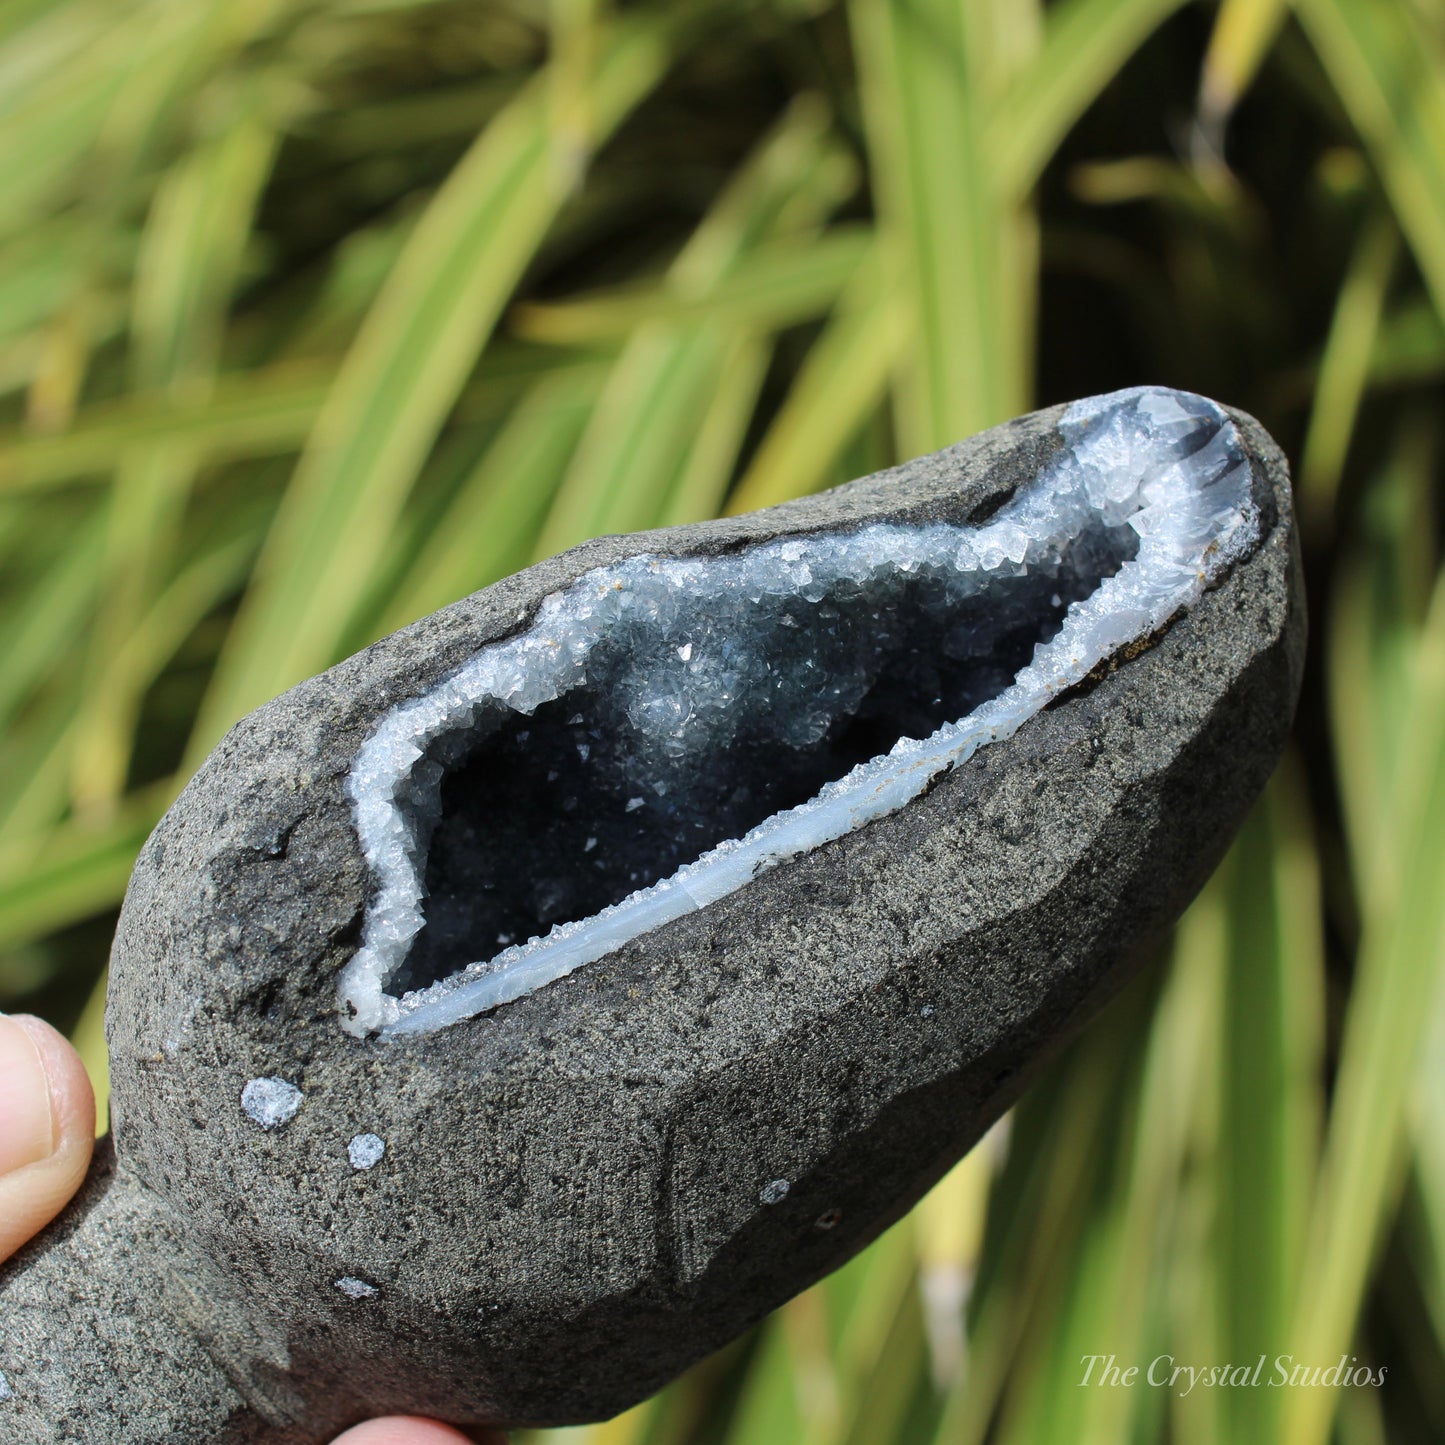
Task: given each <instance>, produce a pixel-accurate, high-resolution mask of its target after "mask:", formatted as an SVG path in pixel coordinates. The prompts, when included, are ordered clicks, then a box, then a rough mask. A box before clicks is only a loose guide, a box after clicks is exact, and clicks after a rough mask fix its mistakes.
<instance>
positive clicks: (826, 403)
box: [727, 255, 912, 513]
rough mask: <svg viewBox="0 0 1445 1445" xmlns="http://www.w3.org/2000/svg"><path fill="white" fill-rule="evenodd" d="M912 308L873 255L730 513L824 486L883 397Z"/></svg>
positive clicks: (811, 356) (807, 363) (816, 347)
mask: <svg viewBox="0 0 1445 1445" xmlns="http://www.w3.org/2000/svg"><path fill="white" fill-rule="evenodd" d="M911 320H912V313H911V310H910V309H909V307H908V306H907V303H906V300H905V298H904V296H903V295H902V294H901V291H900V288H898V287H897V286H889V285H888V284H887V283H886V281H885V277H884V272H883V265H882V261H881V259H880V258H878V257H877V256H876V255H875V256H874V257H872V258H870V259H869V260H868V261H867V262H865V264H863V265H862V266H860V267H859V269H858V271H857V272H856V273H855V275H854V277H853V280H852V281H851V282H850V283H849V285H848V289H847V290H846V291H845V292H844V294H843V296H842V297H841V298H840V300H839V303H838V305H837V307H836V308H835V309H834V312H833V314H832V316H831V317H830V318H829V320H828V323H827V325H826V326H825V327H824V329H823V332H822V334H821V335H820V336H819V337H818V339H817V341H816V342H814V344H813V346H812V348H811V350H810V351H809V352H808V355H807V357H806V359H805V360H804V362H803V366H802V368H801V370H800V371H799V374H798V376H797V378H796V379H795V380H794V382H793V385H792V387H791V389H790V390H789V392H788V395H787V397H786V398H785V399H784V401H783V404H782V406H781V407H780V408H779V410H778V414H777V415H776V416H775V417H774V418H773V420H772V423H771V424H770V425H769V427H768V430H767V432H766V433H765V434H764V436H763V440H762V442H761V443H760V444H759V446H758V450H757V452H756V453H755V454H754V456H753V458H752V461H751V462H750V463H749V464H748V468H747V471H746V472H745V473H744V474H743V477H742V479H741V480H740V481H739V483H738V485H737V487H736V489H735V490H734V492H733V494H732V496H731V497H730V498H729V499H728V508H727V509H728V511H729V512H730V513H737V512H750V511H752V510H754V509H755V508H758V507H771V506H773V505H774V504H775V503H777V502H785V501H789V500H791V499H792V498H793V497H801V496H806V495H807V494H808V493H810V492H815V491H817V490H818V489H819V488H820V487H822V486H824V485H825V484H826V483H827V481H828V480H829V477H830V475H831V473H832V469H833V467H834V464H835V463H836V461H837V460H838V458H839V456H840V455H841V454H842V452H843V450H844V448H845V447H846V446H847V444H848V442H849V440H850V439H851V438H852V437H853V436H854V435H855V434H856V433H857V432H858V431H859V429H860V427H861V426H862V425H864V423H865V421H866V419H867V418H868V416H869V415H870V414H871V413H872V412H873V411H874V410H875V409H876V408H877V406H878V404H879V402H880V401H881V400H882V399H883V397H884V395H885V393H886V391H887V388H888V383H889V379H890V378H891V376H892V374H893V370H894V368H895V366H896V365H897V364H898V362H899V360H900V358H901V357H902V354H903V350H904V347H905V346H906V344H907V341H908V338H909V336H910V334H911Z"/></svg>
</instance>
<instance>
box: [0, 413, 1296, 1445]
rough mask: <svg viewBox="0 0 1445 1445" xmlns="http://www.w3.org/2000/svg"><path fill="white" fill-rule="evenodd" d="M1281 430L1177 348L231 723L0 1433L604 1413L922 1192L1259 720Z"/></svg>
mask: <svg viewBox="0 0 1445 1445" xmlns="http://www.w3.org/2000/svg"><path fill="white" fill-rule="evenodd" d="M1303 636H1304V616H1303V606H1302V600H1301V591H1300V580H1299V566H1298V558H1297V549H1296V546H1295V541H1294V529H1293V525H1292V521H1291V513H1290V498H1289V485H1288V477H1287V471H1286V467H1285V463H1284V460H1283V458H1282V457H1281V455H1280V453H1279V451H1278V450H1277V448H1276V447H1275V446H1274V444H1273V443H1272V442H1271V441H1270V439H1269V438H1268V436H1267V435H1266V434H1265V433H1264V431H1263V430H1262V429H1261V428H1260V427H1259V425H1258V424H1257V423H1256V422H1254V421H1252V420H1251V419H1250V418H1248V417H1245V416H1243V415H1241V414H1239V413H1236V412H1231V411H1227V410H1225V409H1222V408H1220V407H1218V406H1216V405H1215V404H1214V403H1212V402H1209V401H1206V400H1204V399H1203V398H1200V397H1196V396H1192V395H1189V394H1187V393H1181V392H1174V391H1168V390H1164V389H1159V388H1141V389H1136V390H1133V391H1128V392H1120V393H1116V394H1114V395H1111V396H1107V397H1100V398H1095V399H1093V400H1090V401H1087V402H1079V403H1075V404H1074V405H1073V406H1071V407H1068V408H1054V409H1052V410H1049V411H1043V412H1038V413H1035V414H1033V415H1032V416H1028V417H1024V418H1021V419H1020V420H1018V421H1015V422H1013V423H1010V424H1009V425H1007V426H1004V427H998V428H995V429H994V430H992V431H990V432H986V433H984V434H982V435H981V436H978V437H975V438H973V439H972V440H970V441H967V442H963V443H961V444H959V445H958V446H955V447H952V448H949V449H948V450H946V451H943V452H939V453H937V454H935V455H933V456H929V457H924V458H921V459H920V460H918V461H915V462H911V463H909V464H907V465H906V466H902V467H898V468H895V469H893V470H892V471H889V472H884V473H880V474H879V475H877V476H874V477H869V478H865V479H864V480H862V481H859V482H854V483H852V484H851V485H849V486H846V487H842V488H839V489H837V490H836V491H833V492H829V493H827V494H825V495H823V496H819V497H816V498H812V499H809V500H806V501H802V502H796V503H790V504H788V505H786V506H782V507H776V508H773V509H771V510H769V511H766V512H760V513H756V514H753V515H751V516H745V517H738V518H735V519H732V520H728V521H722V522H713V523H707V524H705V525H700V526H695V527H682V528H675V529H671V530H666V531H660V532H652V533H646V534H642V535H638V536H632V537H620V538H602V539H599V540H597V541H594V542H591V543H588V544H586V545H585V546H582V547H579V548H576V549H575V550H573V551H571V552H568V553H566V554H564V555H563V556H561V557H556V558H553V559H552V560H550V561H548V562H544V563H542V564H540V565H538V566H536V567H532V568H530V569H528V570H527V571H525V572H523V573H520V574H519V575H517V576H515V577H512V578H509V579H507V580H506V581H503V582H499V583H497V584H496V585H495V586H493V587H489V588H487V589H486V590H484V591H482V592H479V593H477V594H476V595H475V596H473V597H470V598H467V599H466V600H464V601H462V602H459V603H457V604H455V605H454V606H452V607H449V608H446V609H444V610H443V611H441V612H439V613H436V614H435V615H433V616H431V617H428V618H426V619H424V620H423V621H421V622H418V623H416V624H415V625H413V626H411V627H408V628H406V629H404V630H403V631H401V632H398V633H396V634H395V635H393V636H391V637H388V638H386V639H384V640H383V641H381V642H379V643H377V644H376V645H375V646H373V647H371V648H368V649H367V650H366V651H365V652H363V653H360V654H358V655H357V656H355V657H353V658H351V659H349V660H348V661H346V662H344V663H342V664H340V665H339V666H337V667H335V668H332V669H331V670H330V671H329V672H327V673H324V674H322V675H321V676H320V677H316V678H313V679H311V680H310V681H309V682H306V683H303V684H301V685H300V686H299V687H296V688H293V689H292V690H291V691H290V692H288V693H286V694H285V695H284V696H282V697H280V698H277V699H276V700H275V701H274V702H271V703H269V704H267V705H266V706H265V707H263V708H261V709H259V710H258V711H257V712H255V713H253V714H251V716H249V717H248V718H246V719H244V720H243V721H242V722H241V723H239V724H238V725H237V726H236V727H235V728H234V729H233V730H232V732H231V733H230V734H229V736H228V737H227V738H226V739H225V741H224V742H222V744H221V745H220V746H219V747H218V748H217V749H216V751H215V752H214V753H213V754H212V756H211V757H210V758H209V759H208V760H207V762H206V763H205V764H204V765H203V767H202V768H201V770H200V771H199V772H198V773H197V775H196V777H195V778H194V779H193V780H192V782H191V784H190V785H189V786H188V787H187V789H186V790H185V792H184V793H183V794H182V795H181V797H180V799H179V800H178V801H177V802H176V804H175V806H174V807H173V808H172V809H171V810H170V812H169V813H168V814H167V815H166V817H165V818H164V819H163V820H162V822H161V824H160V826H159V827H158V828H157V829H156V831H155V833H154V834H153V835H152V837H151V839H150V841H149V842H148V843H147V844H146V847H145V849H144V850H143V852H142V854H141V858H140V861H139V862H138V864H137V866H136V870H135V874H134V876H133V878H132V880H131V885H130V889H129V892H128V894H127V897H126V902H125V906H124V909H123V911H122V915H121V920H120V925H119V928H118V931H117V936H116V941H115V947H114V951H113V956H112V974H111V994H110V1000H109V1006H108V1013H107V1025H108V1030H109V1037H110V1044H111V1069H112V1087H113V1094H112V1109H113V1121H114V1135H113V1141H114V1143H113V1149H112V1148H111V1147H108V1146H103V1147H102V1149H101V1151H100V1153H99V1156H98V1159H97V1163H96V1166H95V1168H94V1169H93V1170H92V1175H91V1178H90V1180H89V1181H88V1183H87V1186H86V1188H85V1190H84V1192H83V1193H82V1195H81V1197H80V1199H79V1200H78V1201H77V1202H76V1204H75V1205H73V1206H72V1207H71V1208H70V1209H69V1210H68V1211H67V1212H66V1214H65V1215H64V1216H62V1218H61V1220H59V1221H58V1222H57V1223H56V1224H55V1225H54V1226H52V1227H51V1228H50V1229H49V1230H48V1231H47V1232H46V1233H45V1234H44V1235H43V1236H42V1237H41V1238H40V1239H39V1240H38V1241H36V1242H35V1243H34V1244H33V1245H32V1246H30V1247H29V1248H28V1249H27V1250H25V1251H24V1252H22V1254H21V1255H19V1256H17V1258H16V1259H15V1260H14V1261H12V1262H11V1264H10V1265H9V1266H7V1267H5V1268H4V1269H3V1270H0V1371H3V1372H4V1379H5V1380H6V1389H7V1397H6V1398H4V1399H0V1439H3V1440H6V1441H22V1440H23V1441H25V1442H27V1445H31V1442H36V1441H50V1440H70V1439H106V1440H113V1441H149V1440H157V1439H165V1440H168V1441H178V1442H189V1441H196V1442H199V1441H214V1440H220V1441H248V1440H259V1439H262V1438H265V1439H266V1440H272V1441H292V1442H314V1441H321V1440H324V1439H327V1438H329V1436H330V1434H331V1433H333V1432H335V1431H336V1430H338V1429H340V1428H341V1427H343V1426H345V1425H347V1424H349V1423H353V1422H354V1421H356V1420H358V1419H362V1418H365V1417H366V1416H368V1415H373V1414H377V1413H382V1412H386V1411H394V1410H407V1411H420V1412H426V1413H433V1414H437V1415H440V1416H442V1417H443V1418H447V1419H451V1420H455V1421H458V1422H508V1423H563V1422H572V1421H584V1420H592V1419H599V1418H602V1417H605V1416H608V1415H610V1414H612V1413H614V1412H616V1411H618V1410H621V1409H623V1408H624V1407H626V1406H628V1405H630V1404H631V1403H633V1402H634V1401H636V1400H638V1399H640V1398H642V1397H643V1396H645V1395H646V1394H648V1393H649V1392H651V1391H652V1390H654V1389H656V1388H657V1387H658V1386H660V1385H662V1384H663V1383H665V1382H666V1381H667V1380H668V1379H670V1378H672V1377H673V1376H674V1375H676V1374H677V1373H678V1372H679V1371H680V1370H682V1369H684V1368H685V1367H686V1366H687V1365H689V1364H691V1363H692V1362H693V1361H695V1360H697V1359H698V1358H700V1357H701V1356H702V1355H704V1354H706V1353H707V1352H708V1351H710V1350H712V1349H714V1348H716V1347H717V1346H719V1345H721V1344H723V1343H725V1342H726V1341H727V1340H729V1339H731V1338H733V1337H734V1336H735V1335H737V1334H738V1333H739V1332H740V1331H742V1330H743V1329H745V1328H746V1327H747V1326H748V1325H750V1324H751V1323H752V1322H754V1321H755V1320H757V1319H758V1318H759V1317H760V1316H761V1315H762V1314H763V1313H765V1312H766V1311H767V1310H769V1309H772V1308H773V1307H774V1306H776V1305H777V1304H779V1303H781V1302H782V1301H783V1300H785V1299H787V1298H788V1297H789V1296H791V1295H792V1294H794V1293H795V1292H796V1291H798V1290H799V1289H802V1288H803V1287H804V1286H806V1285H808V1284H809V1283H811V1282H812V1281H814V1280H816V1279H817V1278H819V1277H820V1276H821V1275H823V1274H824V1273H826V1272H827V1271H828V1270H830V1269H833V1268H834V1267H835V1266H837V1265H838V1264H840V1263H841V1262H842V1261H843V1260H845V1259H847V1258H848V1257H849V1256H850V1255H851V1254H853V1253H854V1252H855V1251H856V1250H858V1249H859V1248H860V1247H862V1246H863V1245H864V1244H866V1243H867V1242H868V1241H869V1240H870V1239H872V1238H874V1237H875V1236H876V1235H877V1234H878V1233H879V1231H880V1230H882V1229H883V1228H884V1227H885V1226H887V1225H888V1224H890V1223H891V1222H892V1221H894V1220H895V1219H897V1218H898V1217H899V1216H900V1215H901V1214H902V1213H903V1212H904V1211H906V1210H907V1209H908V1208H909V1207H910V1205H912V1204H913V1202H914V1201H915V1200H916V1199H917V1198H918V1197H919V1196H920V1195H921V1194H922V1193H923V1192H924V1191H925V1190H926V1189H927V1188H928V1187H929V1186H930V1185H931V1184H932V1183H933V1182H934V1181H935V1180H936V1179H937V1178H938V1177H939V1176H940V1175H941V1174H942V1173H943V1171H944V1170H946V1169H947V1168H948V1167H949V1165H950V1164H951V1163H952V1162H953V1161H954V1160H956V1159H957V1158H958V1157H959V1156H960V1155H961V1154H962V1153H963V1152H964V1151H965V1150H966V1149H967V1148H968V1147H969V1146H970V1145H971V1144H972V1143H973V1142H974V1141H975V1140H976V1139H977V1138H978V1137H979V1135H980V1134H981V1133H982V1132H983V1130H984V1129H986V1128H987V1127H988V1125H989V1124H990V1123H991V1122H992V1121H993V1120H994V1119H995V1118H997V1117H998V1115H999V1114H1000V1113H1001V1112H1002V1111H1003V1110H1004V1109H1005V1108H1006V1107H1007V1106H1008V1104H1009V1103H1010V1102H1011V1101H1012V1100H1013V1099H1014V1098H1016V1097H1017V1095H1018V1094H1019V1092H1020V1091H1021V1090H1022V1088H1023V1087H1024V1085H1025V1083H1026V1082H1027V1080H1028V1078H1029V1077H1030V1075H1031V1074H1032V1072H1033V1071H1034V1070H1036V1069H1037V1067H1038V1066H1039V1064H1040V1063H1041V1062H1042V1061H1043V1060H1044V1059H1046V1058H1047V1057H1048V1056H1049V1055H1050V1054H1051V1052H1053V1051H1054V1050H1056V1049H1057V1048H1058V1047H1059V1046H1060V1044H1061V1043H1062V1042H1063V1041H1064V1040H1065V1039H1067V1038H1068V1037H1069V1036H1070V1035H1071V1034H1072V1033H1073V1032H1074V1031H1076V1030H1077V1029H1078V1028H1079V1027H1080V1026H1081V1025H1082V1023H1083V1022H1084V1020H1085V1019H1086V1018H1087V1016H1088V1015H1089V1014H1090V1013H1091V1012H1092V1011H1094V1010H1095V1009H1097V1008H1098V1007H1099V1005H1100V1004H1101V1003H1102V1002H1103V1001H1104V1000H1105V999H1106V998H1107V997H1108V996H1109V994H1110V993H1111V992H1112V991H1113V990H1114V989H1116V988H1117V987H1118V986H1119V985H1120V984H1121V983H1122V981H1123V980H1124V979H1125V978H1126V977H1127V976H1128V973H1129V971H1130V970H1131V968H1132V967H1133V966H1134V965H1135V964H1136V963H1137V961H1138V959H1139V957H1140V954H1141V945H1143V944H1145V943H1147V942H1148V941H1149V940H1150V939H1152V938H1153V937H1155V936H1156V935H1157V934H1158V933H1159V931H1160V930H1161V929H1163V928H1165V927H1167V926H1168V924H1169V923H1170V922H1171V921H1172V920H1173V919H1174V918H1175V917H1176V916H1177V915H1178V913H1179V911H1180V910H1181V909H1182V908H1183V907H1184V905H1185V904H1186V903H1187V902H1188V900H1189V899H1190V897H1191V896H1192V895H1193V894H1194V892H1195V891H1196V890H1197V888H1198V887H1199V885H1200V884H1201V883H1202V881H1203V879H1204V878H1205V877H1206V876H1207V875H1208V873H1209V871H1210V869H1211V868H1212V867H1213V866H1214V864H1215V862H1216V861H1217V859H1218V858H1219V856H1220V854H1221V853H1222V851H1223V849H1224V848H1225V846H1226V845H1227V843H1228V840H1229V838H1230V836H1231V834H1232V832H1233V830H1234V828H1235V827H1236V825H1237V824H1238V823H1239V821H1240V819H1241V818H1242V816H1243V815H1244V813H1245V811H1246V809H1247V808H1248V807H1249V805H1250V802H1251V801H1252V799H1253V798H1254V797H1255V795H1256V794H1257V793H1258V791H1259V789H1260V787H1261V786H1262V785H1263V783H1264V780H1265V778H1266V777H1267V776H1268V774H1269V772H1270V770H1271V768H1272V767H1273V765H1274V762H1275V760H1276V758H1277V756H1278V753H1279V751H1280V748H1281V746H1282V744H1283V740H1284V737H1285V733H1286V731H1287V729H1288V726H1289V723H1290V718H1291V714H1292V711H1293V707H1294V702H1295V697H1296V693H1297V690H1298V684H1299V672H1300V664H1301V652H1302V647H1303Z"/></svg>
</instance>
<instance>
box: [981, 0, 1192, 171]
mask: <svg viewBox="0 0 1445 1445" xmlns="http://www.w3.org/2000/svg"><path fill="white" fill-rule="evenodd" d="M1183 4H1184V0H1060V3H1059V4H1057V5H1054V6H1051V7H1050V9H1049V12H1048V25H1047V27H1046V29H1045V33H1044V40H1043V44H1042V46H1041V48H1040V50H1039V53H1038V55H1037V56H1036V57H1035V58H1034V60H1033V61H1032V63H1031V64H1030V65H1029V66H1028V67H1027V68H1026V69H1025V70H1024V71H1022V72H1021V73H1020V74H1019V76H1018V78H1017V80H1016V81H1015V82H1014V84H1013V85H1012V86H1011V87H1010V88H1009V90H1008V93H1007V94H1006V95H1005V97H1004V98H1003V99H1002V101H1001V102H1000V104H999V106H998V108H997V111H996V113H995V114H994V115H993V116H992V118H991V120H990V123H989V129H988V149H989V153H990V154H991V155H992V156H993V158H994V164H995V166H996V173H997V176H998V179H999V185H1000V187H1001V188H1002V189H1003V190H1004V191H1005V193H1006V194H1008V195H1010V196H1014V197H1022V196H1024V195H1027V194H1028V192H1029V191H1030V190H1032V189H1033V187H1034V184H1035V183H1036V182H1037V180H1038V178H1039V176H1040V174H1041V173H1042V172H1043V168H1044V167H1045V166H1046V165H1047V164H1048V163H1049V161H1050V159H1051V158H1052V157H1053V154H1054V152H1055V151H1056V150H1057V149H1058V148H1059V146H1060V144H1061V143H1062V142H1063V139H1064V137H1065V136H1066V135H1067V134H1068V132H1069V129H1070V127H1071V126H1072V125H1073V124H1074V122H1075V121H1076V120H1078V118H1079V117H1080V116H1081V115H1082V114H1083V113H1084V111H1085V110H1086V109H1087V108H1088V106H1089V104H1090V103H1091V102H1092V101H1093V100H1094V98H1095V97H1096V96H1097V95H1098V94H1099V92H1100V91H1101V90H1102V89H1103V88H1104V87H1105V85H1107V84H1108V83H1109V81H1111V80H1112V79H1113V78H1114V77H1115V75H1117V74H1118V72H1119V71H1120V69H1121V68H1122V67H1123V66H1124V64H1125V63H1126V62H1127V61H1128V60H1129V59H1130V58H1131V57H1132V56H1133V54H1134V52H1135V51H1136V50H1137V49H1138V48H1139V45H1140V44H1141V43H1142V42H1143V41H1144V40H1145V39H1146V38H1147V37H1148V36H1149V34H1150V33H1151V32H1152V31H1154V30H1155V29H1157V27H1158V26H1159V25H1161V24H1162V23H1163V22H1164V21H1165V20H1166V19H1167V18H1168V17H1169V16H1170V15H1172V14H1173V13H1174V11H1176V10H1178V9H1180V8H1181V6H1182V5H1183Z"/></svg>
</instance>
